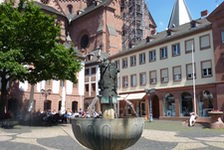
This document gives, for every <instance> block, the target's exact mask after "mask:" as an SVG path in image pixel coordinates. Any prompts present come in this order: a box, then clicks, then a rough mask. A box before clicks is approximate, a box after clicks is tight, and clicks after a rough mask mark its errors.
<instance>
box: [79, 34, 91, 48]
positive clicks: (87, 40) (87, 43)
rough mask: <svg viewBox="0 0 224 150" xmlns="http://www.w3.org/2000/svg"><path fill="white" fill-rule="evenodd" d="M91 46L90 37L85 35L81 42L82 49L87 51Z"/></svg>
mask: <svg viewBox="0 0 224 150" xmlns="http://www.w3.org/2000/svg"><path fill="white" fill-rule="evenodd" d="M88 45H89V36H88V35H87V34H85V35H83V36H82V38H81V41H80V47H81V48H83V49H85V48H87V46H88Z"/></svg>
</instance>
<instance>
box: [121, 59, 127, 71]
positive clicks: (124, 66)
mask: <svg viewBox="0 0 224 150" xmlns="http://www.w3.org/2000/svg"><path fill="white" fill-rule="evenodd" d="M127 67H128V59H127V58H124V59H122V68H123V69H124V68H127Z"/></svg>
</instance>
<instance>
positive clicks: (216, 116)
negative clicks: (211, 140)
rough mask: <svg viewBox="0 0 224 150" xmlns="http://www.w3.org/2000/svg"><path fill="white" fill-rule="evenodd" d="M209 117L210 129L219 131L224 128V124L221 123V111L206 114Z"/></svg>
mask: <svg viewBox="0 0 224 150" xmlns="http://www.w3.org/2000/svg"><path fill="white" fill-rule="evenodd" d="M208 114H209V116H211V124H210V127H211V128H213V129H221V128H224V122H223V121H222V117H223V112H222V111H211V112H208Z"/></svg>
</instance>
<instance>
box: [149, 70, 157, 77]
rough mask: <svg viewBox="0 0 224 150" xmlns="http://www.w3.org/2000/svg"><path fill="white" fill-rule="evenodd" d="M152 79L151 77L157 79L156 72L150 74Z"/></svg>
mask: <svg viewBox="0 0 224 150" xmlns="http://www.w3.org/2000/svg"><path fill="white" fill-rule="evenodd" d="M150 77H151V79H154V78H156V72H155V71H153V72H151V73H150Z"/></svg>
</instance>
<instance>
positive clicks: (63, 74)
mask: <svg viewBox="0 0 224 150" xmlns="http://www.w3.org/2000/svg"><path fill="white" fill-rule="evenodd" d="M23 2H24V0H21V1H20V3H19V5H18V7H17V8H16V7H14V4H13V3H3V4H0V77H1V79H2V82H4V84H2V92H1V99H4V96H3V95H4V94H7V93H6V92H5V91H6V84H5V83H7V82H8V81H9V80H11V81H14V80H20V81H25V80H27V81H28V82H29V83H30V84H35V83H37V82H39V81H42V80H49V79H56V80H71V81H72V82H76V81H77V79H76V73H77V72H78V71H79V70H80V68H81V65H80V61H79V60H78V59H77V58H76V57H75V53H74V49H67V48H65V47H64V46H63V45H62V44H59V41H58V40H57V39H58V38H59V37H60V27H59V26H58V25H56V23H55V22H56V19H57V18H56V17H55V16H53V17H52V16H50V15H47V14H45V13H43V12H41V10H40V8H39V7H37V6H34V4H33V3H32V2H29V1H25V2H24V3H23ZM3 101H4V100H3ZM0 102H1V101H0ZM1 110H2V109H1Z"/></svg>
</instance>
